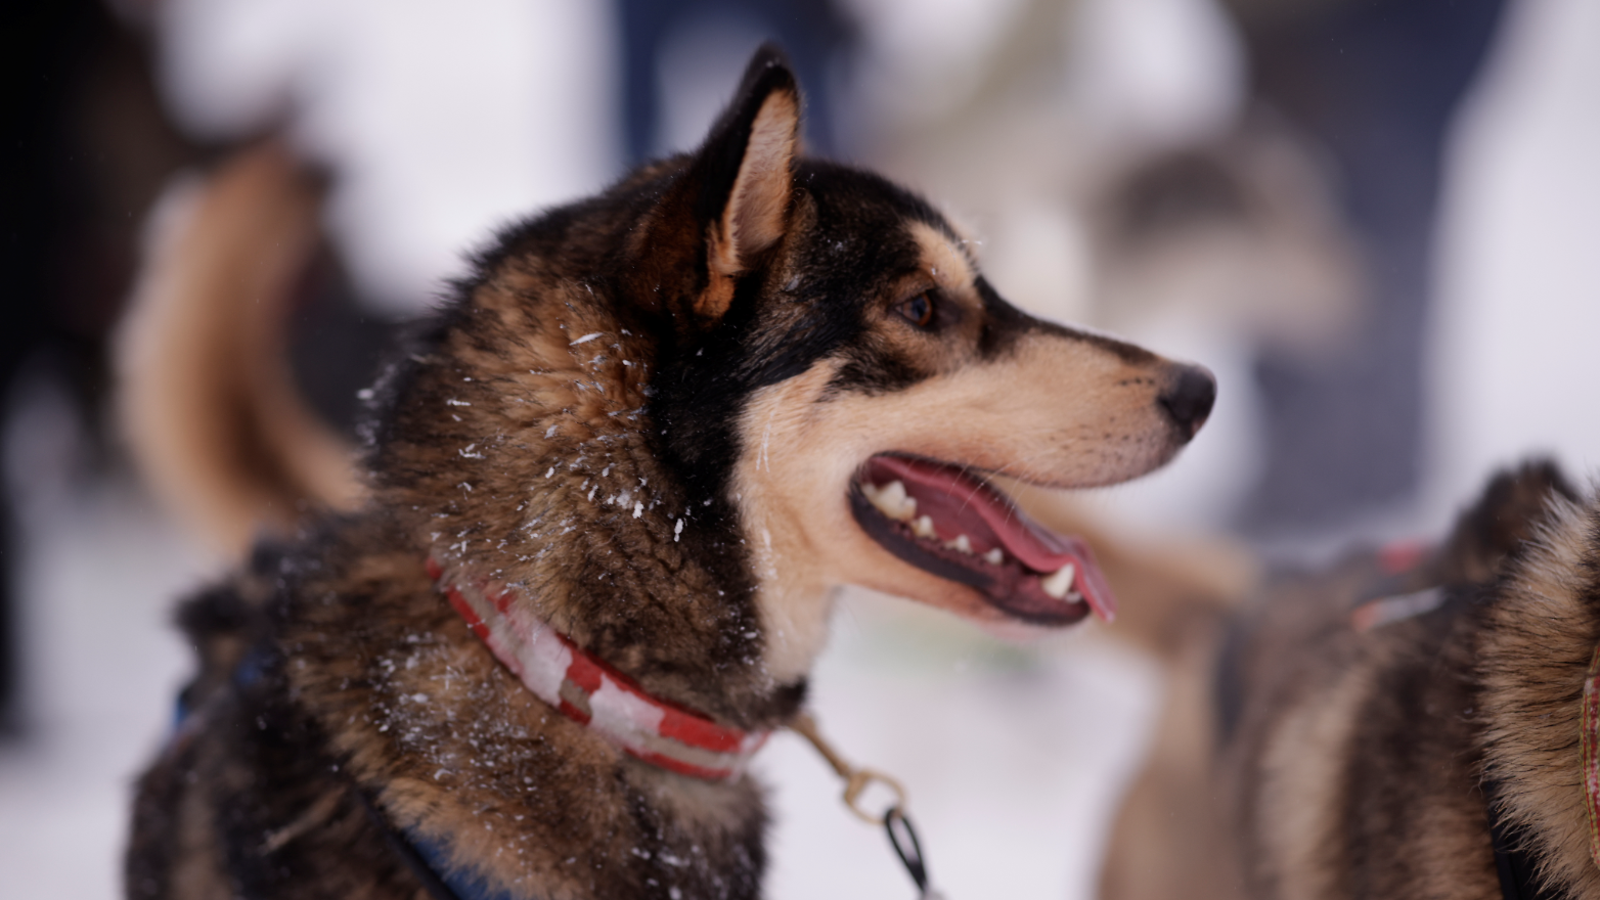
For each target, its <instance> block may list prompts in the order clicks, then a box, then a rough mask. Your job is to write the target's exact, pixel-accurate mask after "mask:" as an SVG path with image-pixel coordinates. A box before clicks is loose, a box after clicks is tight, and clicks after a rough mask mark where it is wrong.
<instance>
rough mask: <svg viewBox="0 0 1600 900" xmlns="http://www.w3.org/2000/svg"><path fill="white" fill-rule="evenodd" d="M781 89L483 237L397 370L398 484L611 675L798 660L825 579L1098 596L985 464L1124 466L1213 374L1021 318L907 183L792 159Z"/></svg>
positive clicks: (795, 146) (1170, 424) (1082, 477)
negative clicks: (710, 645) (411, 355)
mask: <svg viewBox="0 0 1600 900" xmlns="http://www.w3.org/2000/svg"><path fill="white" fill-rule="evenodd" d="M800 112H801V98H800V94H799V92H798V90H797V88H796V85H795V80H794V77H793V75H792V74H791V73H790V71H789V69H788V67H787V66H786V65H784V63H783V61H782V58H781V56H780V55H779V54H778V53H777V52H776V51H773V50H770V49H763V50H762V51H760V52H758V53H757V55H756V57H755V58H754V60H752V62H751V65H750V68H749V70H748V72H747V74H746V76H745V79H744V82H743V85H742V86H741V88H740V90H739V93H738V95H737V96H736V98H735V100H734V102H733V103H732V105H731V106H730V107H729V109H728V110H727V112H726V113H725V114H724V115H723V117H722V118H721V120H720V121H719V122H718V123H717V124H716V125H715V126H714V128H713V129H712V131H711V134H710V136H709V137H708V138H707V140H706V142H705V144H704V145H703V146H702V147H701V148H700V149H699V150H698V151H697V152H696V153H694V154H691V155H687V156H682V157H678V158H675V159H671V160H667V161H664V162H661V163H658V164H655V165H653V166H650V167H647V168H645V169H643V170H641V171H639V172H638V173H636V174H635V175H633V176H631V177H630V178H628V179H627V180H625V181H623V182H622V183H620V184H619V185H617V186H616V187H614V188H613V189H612V190H611V191H609V192H608V193H607V194H605V195H602V196H601V197H600V198H597V199H595V200H592V201H587V202H585V203H580V204H576V205H574V206H571V207H567V208H564V209H561V210H557V211H555V212H552V213H549V214H547V215H545V216H544V217H542V218H540V219H538V220H535V221H534V222H532V223H530V224H528V225H525V226H522V227H520V228H519V229H515V230H513V231H511V232H508V233H507V234H506V235H504V236H503V238H502V241H501V243H500V245H499V246H498V247H497V248H496V249H495V250H493V251H492V252H490V253H489V254H486V255H485V256H484V257H483V258H482V260H481V272H482V274H481V275H480V276H479V277H478V278H477V279H476V280H474V281H473V282H471V283H469V284H467V285H466V286H465V290H464V292H463V293H464V296H463V299H462V301H461V302H460V303H458V304H457V305H456V306H455V307H453V308H452V309H451V310H450V311H449V312H448V313H447V314H446V316H445V318H444V319H443V320H441V327H440V329H439V330H438V332H437V335H436V338H435V342H434V345H433V347H432V348H431V349H430V350H429V351H428V352H426V353H423V354H419V355H417V356H416V357H415V362H414V363H413V364H412V365H411V366H410V367H409V368H408V369H406V370H404V371H402V373H401V375H400V377H397V378H395V379H393V382H394V384H395V386H396V390H395V393H396V396H397V398H398V399H397V400H396V409H395V413H394V414H393V415H392V416H391V417H389V419H388V420H387V422H388V424H387V425H386V426H385V429H386V431H385V434H383V435H380V440H379V441H378V442H377V444H378V447H379V453H378V456H377V457H376V458H375V461H376V469H377V471H378V474H379V478H380V483H383V484H387V485H388V486H389V487H390V489H391V490H392V491H399V493H398V494H394V495H393V496H392V498H391V499H392V503H391V504H390V505H391V506H392V507H395V508H410V509H413V510H417V511H419V512H422V513H425V514H426V515H427V517H428V518H427V522H428V524H427V525H426V527H427V529H428V538H427V539H428V541H429V542H430V543H431V544H432V546H433V549H434V552H435V553H438V554H444V555H447V556H456V557H470V558H471V560H472V561H473V562H474V563H475V565H477V566H478V567H479V568H481V569H487V570H489V571H491V572H493V573H495V574H496V577H499V578H502V579H504V580H506V581H507V582H515V583H519V584H525V585H528V586H530V589H531V592H532V593H534V594H536V595H537V596H539V597H540V598H541V600H540V602H541V603H542V604H543V605H544V608H543V609H542V610H541V612H542V613H543V614H545V615H546V616H547V617H550V618H552V619H554V620H556V621H557V622H558V624H560V625H561V626H562V627H564V628H567V629H568V630H569V631H571V632H573V633H574V636H575V637H576V638H578V639H579V640H581V641H584V642H585V643H587V644H590V645H591V646H592V645H595V644H599V645H602V646H600V647H597V649H598V651H599V652H601V653H602V654H603V655H607V656H608V658H611V659H613V661H614V662H616V663H617V664H619V665H623V666H624V667H627V666H628V665H629V660H630V659H631V658H635V657H637V658H639V659H644V658H648V657H651V656H652V653H653V650H652V649H651V647H650V646H648V645H649V644H650V643H651V642H652V641H655V642H657V643H658V644H659V643H660V642H668V643H670V641H671V640H673V638H671V637H670V635H673V634H677V633H680V632H683V631H684V630H685V629H692V628H693V627H697V626H695V625H694V624H693V623H704V624H705V627H706V628H707V629H710V628H713V627H715V628H718V629H721V630H722V632H723V633H722V635H721V636H720V637H719V638H717V640H720V641H722V642H723V644H725V645H726V646H727V650H726V653H727V655H728V656H729V657H730V658H738V659H741V660H745V661H749V660H751V659H756V660H758V663H757V664H758V665H759V666H760V667H762V668H763V670H764V671H765V672H767V673H768V674H769V675H770V676H771V677H772V678H775V679H776V680H778V681H779V682H786V681H793V680H795V679H798V678H800V677H801V676H802V675H803V672H804V670H805V669H806V668H807V667H808V666H809V663H810V660H811V658H812V656H813V655H814V654H815V652H816V650H817V649H818V648H819V647H820V643H821V640H822V636H823V633H824V632H825V622H826V615H827V607H828V603H827V600H826V598H827V597H828V596H829V595H830V594H831V592H832V589H833V588H835V587H837V586H839V585H843V584H848V583H856V584H863V585H867V586H870V587H873V588H877V589H880V590H884V591H888V592H891V593H895V594H900V595H903V596H907V597H911V598H914V599H917V600H921V601H924V602H927V603H931V604H933V605H935V606H938V607H942V608H945V609H948V610H951V611H953V612H956V613H958V614H960V615H963V616H967V617H969V618H972V619H976V620H979V621H980V622H984V623H987V624H990V625H992V626H996V627H1002V628H1003V627H1007V626H1012V625H1019V624H1020V625H1028V626H1053V625H1064V624H1068V623H1072V622H1076V621H1078V620H1080V619H1082V618H1083V617H1084V616H1086V615H1087V614H1088V613H1089V612H1090V610H1091V609H1092V608H1093V609H1098V610H1100V611H1101V612H1102V613H1105V614H1109V612H1110V608H1111V600H1110V597H1109V594H1108V592H1107V591H1106V589H1105V585H1104V581H1103V579H1102V578H1101V577H1100V576H1099V574H1098V570H1097V569H1096V568H1095V566H1094V563H1093V559H1092V556H1091V555H1090V554H1089V552H1088V549H1087V547H1085V546H1084V545H1083V544H1082V542H1081V541H1077V540H1075V539H1073V538H1070V537H1065V536H1061V535H1055V534H1052V533H1050V532H1048V531H1047V530H1045V529H1043V528H1042V527H1040V526H1037V525H1035V524H1034V523H1032V522H1031V521H1030V520H1028V519H1027V517H1026V516H1024V515H1023V514H1022V513H1021V512H1020V511H1019V510H1017V509H1016V507H1015V506H1014V505H1013V504H1012V503H1011V502H1010V501H1009V500H1008V499H1007V498H1006V497H1005V495H1004V494H1002V493H1001V492H1000V491H999V490H998V489H996V488H995V487H993V486H992V485H991V484H990V483H989V482H988V481H987V480H986V476H987V475H989V474H1000V475H1005V476H1008V477H1011V478H1016V479H1020V480H1023V481H1026V482H1030V483H1034V484H1040V485H1047V486H1051V487H1058V488H1081V487H1090V486H1095V485H1104V484H1111V483H1115V482H1118V481H1122V480H1126V479H1128V478H1132V477H1135V476H1138V475H1140V474H1143V473H1145V472H1148V471H1150V470H1151V469H1153V468H1155V467H1157V466H1160V465H1161V464H1163V463H1164V462H1166V461H1167V460H1169V459H1170V458H1171V457H1172V456H1173V455H1174V454H1176V453H1177V451H1178V450H1179V449H1180V448H1181V447H1183V446H1184V444H1185V443H1187V442H1188V440H1189V439H1190V438H1191V437H1193V435H1194V434H1195V432H1196V430H1198V428H1199V427H1200V425H1201V424H1202V423H1203V422H1204V420H1205V418H1206V416H1207V414H1208V413H1209V411H1210V408H1211V404H1212V399H1213V396H1214V383H1213V381H1212V379H1211V377H1210V375H1209V374H1208V373H1206V372H1205V371H1204V370H1203V369H1199V368H1196V367H1192V366H1184V365H1179V364H1175V363H1172V362H1169V361H1166V360H1164V359H1162V358H1160V357H1158V356H1155V355H1154V354H1151V353H1149V352H1147V351H1144V350H1142V349H1139V348H1137V347H1133V346H1131V345H1128V344H1125V343H1122V342H1119V341H1117V340H1114V339H1111V338H1108V337H1105V336H1102V335H1098V334H1092V333H1088V332H1085V331H1078V330H1073V329H1068V328H1063V327H1060V326H1057V325H1053V324H1049V323H1046V322H1043V321H1040V320H1037V319H1034V318H1031V317H1029V316H1027V315H1025V314H1023V313H1021V312H1020V311H1018V310H1017V309H1016V308H1014V307H1012V306H1011V305H1010V304H1008V303H1006V302H1005V300H1003V299H1002V298H1001V297H1000V295H999V294H998V293H997V292H996V291H995V290H994V289H993V288H992V287H991V286H990V285H989V284H988V282H987V281H985V280H984V278H983V276H982V274H981V272H980V270H979V268H978V265H977V262H976V260H975V258H974V256H973V253H972V244H971V242H969V241H968V240H966V239H964V238H963V237H962V236H961V235H960V233H959V232H957V231H956V230H955V229H954V228H953V227H951V225H950V224H949V223H948V222H946V221H945V219H944V218H942V217H941V216H940V215H939V214H938V213H937V212H936V211H935V210H934V209H933V208H932V207H930V206H929V205H928V204H927V203H926V202H924V201H923V200H921V199H920V198H918V197H916V196H915V195H913V194H911V193H909V192H908V191H906V190H904V189H902V188H899V187H896V186H895V185H893V184H891V183H889V182H887V181H885V180H884V179H882V178H879V177H877V176H874V175H871V174H868V173H864V172H861V171H858V170H855V169H851V168H848V167H844V166H840V165H835V164H831V163H826V162H821V161H814V160H807V159H802V158H801V157H800V155H799V144H800ZM419 433H428V434H430V437H429V438H428V439H427V440H421V439H419V438H417V437H416V435H417V434H419ZM597 592H598V593H597ZM618 592H621V593H626V594H629V595H630V596H634V595H641V594H642V595H643V596H642V597H640V599H638V600H637V601H634V602H632V605H627V604H619V603H617V602H616V600H615V597H616V595H617V593H618ZM599 593H603V594H605V595H606V596H605V598H601V597H599V596H598V594H599ZM730 634H731V635H733V636H734V637H733V638H729V637H728V635H730ZM741 636H742V637H741ZM708 640H709V638H708ZM730 640H731V641H732V643H728V642H729V641H730ZM605 645H610V649H607V647H606V646H605ZM718 646H722V644H719V645H718ZM752 650H754V651H755V652H754V653H752V652H751V651H752ZM723 652H724V651H722V650H718V651H717V653H718V654H721V653H723ZM619 654H620V655H621V657H622V658H621V659H618V655H619ZM630 654H631V656H630Z"/></svg>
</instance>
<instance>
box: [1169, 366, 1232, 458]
mask: <svg viewBox="0 0 1600 900" xmlns="http://www.w3.org/2000/svg"><path fill="white" fill-rule="evenodd" d="M1177 370H1178V371H1177V375H1176V376H1175V377H1174V378H1173V379H1172V381H1171V383H1170V384H1168V385H1167V389H1166V390H1164V391H1162V392H1161V396H1160V398H1158V402H1159V403H1160V404H1161V408H1162V409H1164V410H1166V411H1167V415H1168V416H1169V417H1170V418H1171V419H1172V424H1174V425H1176V426H1178V431H1179V432H1180V433H1181V434H1182V435H1183V439H1184V440H1186V441H1187V440H1189V439H1190V438H1192V437H1194V436H1195V433H1196V432H1198V431H1199V430H1200V426H1201V425H1204V424H1205V423H1206V417H1207V416H1209V415H1211V405H1212V404H1214V403H1216V402H1217V379H1216V377H1215V376H1213V375H1212V374H1211V372H1210V370H1208V369H1206V368H1205V367H1204V366H1178V367H1177Z"/></svg>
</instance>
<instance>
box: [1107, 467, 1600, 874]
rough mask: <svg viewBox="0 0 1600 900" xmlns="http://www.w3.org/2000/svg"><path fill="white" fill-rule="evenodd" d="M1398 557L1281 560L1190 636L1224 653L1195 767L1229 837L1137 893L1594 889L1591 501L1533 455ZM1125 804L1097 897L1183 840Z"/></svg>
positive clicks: (1209, 816)
mask: <svg viewBox="0 0 1600 900" xmlns="http://www.w3.org/2000/svg"><path fill="white" fill-rule="evenodd" d="M1408 555H1409V554H1406V553H1400V554H1396V553H1380V552H1362V553H1358V554H1355V555H1353V556H1351V557H1349V558H1347V559H1346V560H1345V561H1343V562H1342V563H1340V564H1338V565H1336V566H1334V567H1332V568H1331V569H1329V570H1326V571H1322V572H1318V573H1312V574H1303V575H1294V576H1286V577H1280V578H1278V579H1276V580H1275V583H1274V584H1273V586H1272V587H1271V588H1269V589H1268V590H1267V592H1266V593H1265V596H1264V597H1263V598H1262V602H1261V603H1259V604H1258V605H1257V607H1256V608H1255V609H1254V610H1253V611H1252V612H1249V613H1246V614H1243V615H1242V616H1241V617H1240V618H1239V619H1238V620H1237V621H1236V622H1234V623H1233V626H1232V632H1231V636H1230V637H1229V638H1228V639H1227V640H1223V641H1220V642H1219V643H1218V644H1217V645H1216V646H1215V648H1214V652H1213V653H1212V654H1209V655H1206V654H1201V655H1197V659H1200V660H1201V662H1200V664H1199V665H1197V666H1194V667H1193V674H1194V676H1196V677H1200V678H1203V677H1204V675H1203V674H1202V673H1204V672H1205V671H1206V670H1207V669H1208V668H1211V669H1213V670H1214V671H1218V672H1219V678H1218V679H1217V684H1218V686H1219V690H1218V693H1217V698H1216V699H1217V700H1218V703H1217V704H1216V705H1214V706H1213V709H1212V712H1213V713H1214V714H1215V718H1214V719H1213V724H1212V727H1211V728H1209V729H1204V730H1208V731H1211V732H1212V735H1211V737H1212V738H1214V739H1215V741H1216V743H1215V744H1214V745H1210V746H1215V747H1218V748H1220V749H1218V750H1217V751H1216V756H1215V757H1214V760H1213V768H1211V769H1210V770H1209V772H1208V770H1207V767H1206V766H1204V765H1199V766H1196V767H1193V769H1194V771H1195V772H1197V773H1198V776H1199V777H1201V778H1206V779H1208V780H1211V779H1218V781H1216V782H1214V784H1217V785H1219V786H1220V789H1212V790H1206V791H1204V792H1203V793H1204V795H1205V796H1206V797H1207V799H1208V800H1209V801H1210V803H1211V804H1212V808H1211V809H1209V810H1206V811H1203V813H1201V814H1200V815H1202V816H1203V818H1204V820H1205V821H1209V822H1212V823H1215V824H1216V826H1217V827H1218V828H1219V830H1220V831H1222V832H1223V834H1225V835H1231V836H1227V837H1222V838H1220V839H1218V838H1215V837H1210V838H1206V839H1207V840H1209V841H1210V842H1211V844H1212V845H1214V846H1213V851H1214V852H1216V853H1218V854H1219V855H1221V856H1223V857H1224V858H1225V862H1224V864H1222V865H1214V864H1212V861H1210V860H1207V861H1205V862H1206V864H1205V865H1193V866H1192V867H1191V869H1192V870H1190V871H1183V870H1173V871H1170V872H1168V873H1166V875H1165V878H1164V883H1162V884H1161V885H1160V886H1159V887H1154V888H1151V887H1150V883H1148V882H1147V883H1146V888H1147V889H1146V890H1144V891H1142V892H1139V895H1140V896H1144V897H1174V898H1176V897H1179V896H1184V897H1193V896H1204V897H1224V896H1241V895H1243V896H1248V897H1253V898H1262V900H1266V898H1323V900H1333V898H1400V897H1438V898H1449V900H1480V898H1481V900H1495V898H1500V897H1526V898H1530V900H1531V898H1535V897H1537V898H1561V897H1573V898H1576V897H1594V896H1600V865H1597V863H1596V862H1595V860H1594V858H1593V852H1594V851H1593V850H1592V849H1591V829H1592V827H1593V823H1592V821H1591V819H1590V815H1589V811H1588V809H1587V806H1586V792H1585V785H1584V781H1585V765H1586V764H1587V763H1586V757H1585V755H1584V753H1585V751H1584V750H1583V744H1584V743H1585V740H1584V739H1583V737H1582V736H1583V734H1584V732H1585V729H1586V728H1588V727H1589V726H1588V725H1586V724H1585V719H1584V706H1585V703H1586V702H1588V701H1587V700H1586V688H1585V685H1586V681H1591V680H1593V678H1594V677H1595V674H1596V670H1595V669H1594V668H1593V666H1594V662H1595V659H1596V656H1595V651H1596V646H1597V643H1600V580H1597V573H1600V502H1597V501H1596V500H1595V499H1594V498H1592V497H1589V498H1580V497H1579V495H1577V494H1576V493H1575V492H1574V491H1573V490H1572V489H1571V488H1570V487H1568V486H1567V484H1566V482H1565V481H1564V479H1563V478H1562V477H1561V475H1560V473H1559V472H1557V471H1556V470H1555V468H1554V467H1553V466H1549V465H1547V464H1533V465H1529V466H1526V467H1524V468H1523V469H1521V470H1520V471H1517V472H1514V473H1506V474H1502V475H1501V476H1499V477H1497V478H1496V479H1495V480H1494V481H1493V482H1492V483H1491V484H1490V485H1489V487H1488V489H1487V490H1486V492H1485V494H1484V496H1483V497H1482V499H1480V500H1479V501H1478V503H1477V505H1476V506H1475V507H1474V508H1473V509H1471V510H1469V511H1468V512H1467V513H1466V514H1464V515H1463V516H1462V517H1461V519H1460V521H1459V523H1458V524H1457V526H1456V528H1455V531H1454V533H1453V534H1452V535H1451V536H1450V538H1449V540H1447V541H1446V542H1445V543H1444V544H1443V545H1441V546H1440V547H1439V548H1438V549H1436V550H1434V551H1431V552H1429V553H1426V554H1423V555H1421V556H1420V557H1416V558H1414V559H1406V557H1407V556H1408ZM1219 661H1220V662H1219ZM1218 666H1220V668H1218ZM1191 736H1192V735H1191ZM1207 746H1208V745H1207V744H1206V743H1204V742H1200V743H1198V744H1196V745H1195V746H1194V751H1193V752H1195V753H1198V754H1200V755H1203V756H1208V757H1209V756H1212V753H1211V751H1210V750H1208V749H1206V747H1207ZM1169 768H1170V767H1169ZM1145 777H1146V778H1148V777H1150V775H1149V773H1147V775H1146V776H1145ZM1140 802H1144V801H1140ZM1132 812H1133V811H1132V810H1131V809H1125V810H1124V821H1123V823H1122V825H1123V828H1122V829H1121V830H1120V832H1119V836H1118V838H1117V839H1116V842H1115V843H1117V844H1119V845H1120V846H1117V847H1115V848H1114V851H1113V853H1112V857H1111V858H1112V860H1113V863H1112V865H1111V866H1110V867H1109V868H1108V872H1107V876H1108V877H1107V880H1106V882H1105V885H1106V888H1107V890H1106V891H1105V893H1106V894H1107V895H1108V896H1134V892H1133V891H1132V890H1131V889H1130V888H1131V886H1132V885H1133V884H1134V883H1135V882H1136V880H1137V876H1136V875H1135V874H1134V873H1132V872H1131V871H1130V869H1129V866H1130V865H1131V864H1132V863H1133V862H1134V861H1135V859H1136V858H1143V859H1145V860H1149V859H1152V858H1159V857H1160V856H1162V853H1163V851H1162V848H1163V846H1165V845H1167V844H1173V845H1177V844H1180V843H1183V842H1187V841H1190V840H1193V839H1194V838H1193V837H1192V836H1190V835H1188V834H1184V833H1179V830H1177V829H1173V830H1166V831H1163V830H1160V829H1146V830H1145V831H1144V833H1143V834H1142V835H1141V834H1135V832H1134V831H1132V830H1129V827H1128V826H1130V825H1131V824H1132V823H1133V822H1134V821H1135V819H1131V818H1129V815H1130V813H1132ZM1141 818H1142V817H1141ZM1138 838H1142V839H1143V844H1144V846H1143V849H1142V851H1141V852H1139V853H1136V852H1135V851H1134V850H1133V849H1132V848H1130V847H1128V846H1126V845H1127V844H1128V843H1129V842H1131V841H1133V840H1135V839H1138ZM1174 858H1177V857H1174Z"/></svg>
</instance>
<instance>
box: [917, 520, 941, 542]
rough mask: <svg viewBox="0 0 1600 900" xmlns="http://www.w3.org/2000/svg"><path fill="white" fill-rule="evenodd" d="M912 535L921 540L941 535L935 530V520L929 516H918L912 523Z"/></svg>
mask: <svg viewBox="0 0 1600 900" xmlns="http://www.w3.org/2000/svg"><path fill="white" fill-rule="evenodd" d="M911 533H912V534H914V535H916V536H917V537H919V538H932V537H938V536H939V533H938V532H937V531H934V530H933V519H932V518H930V517H928V516H918V517H917V519H916V521H914V522H912V523H911Z"/></svg>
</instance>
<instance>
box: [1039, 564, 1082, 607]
mask: <svg viewBox="0 0 1600 900" xmlns="http://www.w3.org/2000/svg"><path fill="white" fill-rule="evenodd" d="M1077 574H1078V573H1077V570H1076V569H1074V568H1073V566H1072V563H1067V564H1066V565H1064V566H1062V567H1061V568H1059V569H1057V570H1055V571H1054V572H1052V573H1051V574H1050V577H1048V578H1045V579H1043V580H1042V581H1040V582H1039V586H1040V587H1042V588H1044V592H1045V593H1046V594H1049V595H1050V596H1052V597H1054V598H1056V599H1057V600H1063V599H1065V598H1066V596H1067V591H1069V590H1071V589H1072V579H1073V578H1074V577H1075V576H1076V575H1077Z"/></svg>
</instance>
